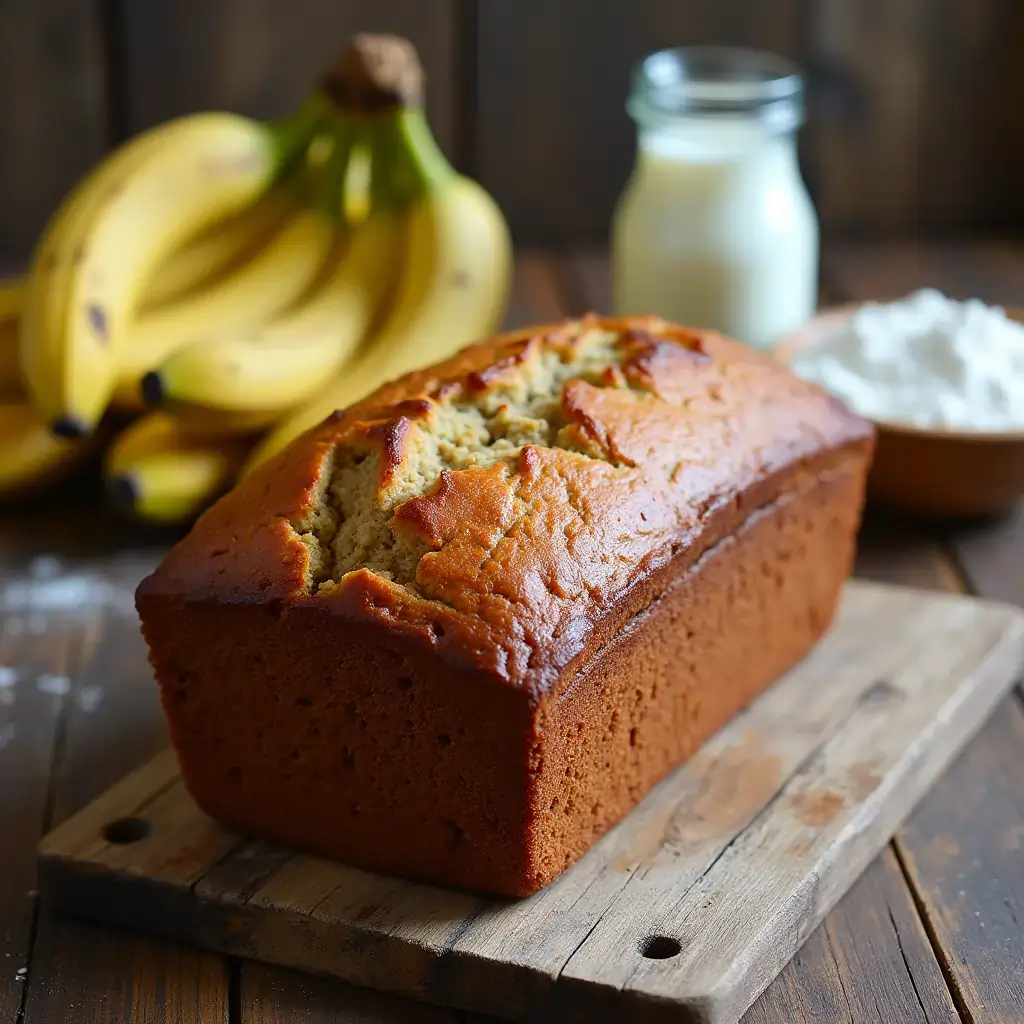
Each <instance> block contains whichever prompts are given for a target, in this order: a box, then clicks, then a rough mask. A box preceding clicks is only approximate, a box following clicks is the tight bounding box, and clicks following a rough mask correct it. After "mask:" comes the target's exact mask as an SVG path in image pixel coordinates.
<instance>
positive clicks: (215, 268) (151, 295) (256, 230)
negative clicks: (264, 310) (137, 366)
mask: <svg viewBox="0 0 1024 1024" xmlns="http://www.w3.org/2000/svg"><path fill="white" fill-rule="evenodd" d="M294 211H295V194H294V191H293V189H291V188H289V187H284V186H282V187H277V188H272V189H271V190H270V191H269V192H268V193H267V194H266V195H265V196H262V197H260V199H258V200H257V201H256V202H255V203H253V205H252V206H250V207H249V208H248V209H246V210H243V211H242V212H241V213H237V214H235V215H234V216H231V217H227V218H225V219H224V220H220V221H217V222H216V223H214V224H212V225H210V226H209V227H207V228H205V229H204V230H202V231H200V232H199V234H197V235H196V236H195V237H194V238H191V239H189V240H188V241H187V242H185V243H184V245H182V246H181V247H180V248H178V249H175V251H174V252H172V253H171V255H170V256H168V257H167V259H166V260H164V262H163V263H162V264H161V265H160V266H159V267H157V269H156V270H155V271H154V272H153V276H152V278H151V279H150V280H149V281H147V282H146V284H145V286H144V287H143V295H142V303H141V306H142V309H143V310H150V309H156V308H158V307H160V306H163V305H164V304H165V303H167V302H172V301H175V300H177V299H180V298H182V296H185V295H189V294H191V293H192V292H193V291H194V290H195V289H197V288H200V287H206V286H208V285H210V284H211V283H212V282H213V281H215V280H217V279H219V278H220V277H221V276H223V275H224V274H226V273H229V272H230V271H232V270H234V269H235V267H237V266H239V265H240V264H241V263H242V262H244V261H245V260H246V259H248V258H249V257H250V256H252V255H253V253H255V252H256V251H257V250H258V249H259V248H260V247H261V246H262V245H264V244H265V243H266V242H267V241H268V240H269V239H270V237H271V236H272V235H273V234H275V233H276V232H277V231H278V230H279V229H280V228H281V227H282V225H283V224H284V222H285V219H286V218H287V216H288V215H289V214H291V213H294Z"/></svg>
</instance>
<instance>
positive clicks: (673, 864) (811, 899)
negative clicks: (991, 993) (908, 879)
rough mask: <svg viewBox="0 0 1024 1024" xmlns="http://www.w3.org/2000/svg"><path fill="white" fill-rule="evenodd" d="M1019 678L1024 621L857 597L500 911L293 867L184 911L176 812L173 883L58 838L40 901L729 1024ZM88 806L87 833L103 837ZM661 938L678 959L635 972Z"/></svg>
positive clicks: (470, 999)
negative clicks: (799, 653)
mask: <svg viewBox="0 0 1024 1024" xmlns="http://www.w3.org/2000/svg"><path fill="white" fill-rule="evenodd" d="M866 636H870V638H871V643H870V644H866V643H865V637H866ZM865 652H866V653H865ZM1022 655H1024V618H1021V616H1020V615H1019V614H1018V613H1016V612H1014V611H1012V610H1010V609H1006V608H1003V607H1002V606H996V605H984V604H980V603H978V602H975V601H972V600H970V599H966V598H960V597H954V596H947V595H935V596H930V595H924V594H920V593H918V592H915V591H909V590H901V589H892V588H884V587H882V588H879V587H876V586H873V585H869V584H851V586H850V588H849V590H848V592H847V595H846V600H845V601H844V606H843V613H842V616H841V618H840V622H839V624H838V626H837V627H836V629H835V630H834V631H833V632H832V633H831V634H830V636H829V638H828V639H827V640H826V641H825V642H824V643H822V644H821V645H819V647H818V648H816V650H815V651H814V652H813V653H812V654H811V655H810V656H809V657H808V659H806V660H805V662H804V663H802V665H801V666H800V667H798V668H797V669H796V670H795V671H794V672H793V673H791V674H790V675H789V676H788V677H787V678H786V679H785V680H783V681H781V682H780V683H779V684H778V685H777V686H776V687H773V688H772V689H771V690H770V691H769V692H768V693H767V694H765V695H764V696H763V697H762V698H760V699H759V700H758V701H757V702H755V704H754V705H752V706H751V708H750V709H748V711H747V712H746V713H744V714H742V715H740V716H739V717H738V718H737V719H735V720H734V721H733V722H732V723H730V725H728V726H727V727H726V728H725V729H724V730H722V732H720V733H719V734H718V735H717V736H716V737H714V738H713V739H712V740H711V741H710V742H709V744H708V745H706V747H705V748H704V749H703V750H702V751H701V752H700V753H699V754H698V755H697V756H696V757H695V758H694V759H692V760H691V761H690V762H689V763H688V764H687V765H685V766H683V767H682V768H681V769H680V770H679V771H678V772H676V773H675V774H674V775H673V776H672V777H670V779H668V780H666V781H665V782H664V783H663V784H662V785H661V786H659V787H658V788H657V789H656V790H655V791H654V792H653V793H652V794H651V795H650V796H649V797H648V799H647V800H646V801H645V802H644V803H643V804H642V805H641V806H640V807H639V808H638V809H637V810H636V811H635V812H634V813H633V814H631V815H630V817H629V818H628V819H627V820H626V821H625V822H623V823H622V824H621V825H620V826H619V827H618V828H617V829H614V830H613V831H612V832H611V833H609V835H608V836H606V837H605V838H604V839H603V840H601V842H599V843H598V844H597V845H596V846H595V847H594V848H593V849H592V850H591V851H590V853H588V854H587V855H586V856H585V857H584V858H583V859H582V860H581V861H580V862H579V863H578V864H577V865H575V866H574V867H573V868H571V869H570V870H569V871H568V872H566V873H565V875H563V876H562V877H561V878H560V879H559V880H557V881H556V882H555V883H554V884H553V885H551V886H549V887H548V888H547V889H545V890H543V891H542V892H541V893H538V894H535V895H534V896H533V897H531V898H529V899H526V900H521V901H517V902H514V903H505V902H494V901H488V900H483V899H479V898H476V897H472V896H469V895H463V894H461V893H457V892H451V891H447V890H439V889H434V888H432V887H429V886H426V885H417V884H414V883H411V882H405V881H402V880H399V879H395V878H385V877H382V876H375V875H372V874H369V873H367V872H363V871H358V870H356V869H354V868H349V867H346V866H344V865H339V864H332V863H327V862H322V861H318V860H316V859H315V858H310V857H304V856H298V855H296V856H295V857H294V858H292V859H289V860H287V861H285V863H284V864H283V866H282V867H281V868H280V869H279V870H278V871H277V872H276V873H274V874H273V875H271V877H270V878H269V879H267V881H266V882H264V883H263V884H262V885H259V888H258V889H257V890H256V892H255V893H254V894H253V895H252V896H251V897H250V898H249V899H247V900H246V899H245V898H244V895H243V896H240V895H239V893H238V892H237V891H236V890H235V889H233V890H232V891H231V892H230V893H226V894H224V897H223V898H220V897H219V896H218V893H217V891H216V889H215V888H214V887H213V886H207V887H206V889H205V890H204V891H203V892H202V894H200V893H199V891H198V887H197V888H192V887H191V879H193V878H194V877H195V876H196V874H197V868H201V867H202V865H201V864H199V863H198V862H200V861H205V862H206V864H205V866H206V869H207V870H209V869H215V868H216V867H217V866H218V865H217V863H216V857H215V850H214V848H213V846H212V845H208V844H206V843H205V841H197V837H199V836H200V835H201V826H200V823H199V821H200V819H201V821H202V823H204V824H203V825H202V827H205V828H209V829H210V830H217V828H218V826H216V825H214V824H213V823H208V822H206V819H204V818H202V816H201V815H200V814H199V812H198V811H197V810H195V809H194V808H193V811H192V813H193V815H194V817H195V819H196V821H195V822H194V823H193V824H191V825H189V826H188V827H187V828H184V827H183V825H184V822H185V820H186V819H185V816H184V815H185V812H184V810H183V809H182V808H181V807H180V806H177V807H171V806H170V801H169V800H161V799H160V798H158V797H157V798H154V799H153V800H151V801H149V803H148V808H147V811H146V816H147V820H148V821H149V822H150V824H151V826H152V831H151V833H150V836H149V838H147V839H146V840H144V841H143V844H145V843H153V842H158V843H160V842H162V843H164V844H165V849H164V853H163V855H162V856H161V858H160V860H161V863H170V862H171V861H173V860H174V859H175V856H177V858H178V859H180V861H181V863H182V867H181V869H180V870H179V871H178V873H177V874H176V875H175V876H173V877H172V876H169V875H168V874H166V873H165V874H161V876H160V878H159V879H155V880H152V881H150V880H147V879H144V878H142V876H141V875H140V874H139V873H137V872H133V871H131V870H125V867H126V865H124V864H123V863H121V864H120V868H119V869H117V870H115V869H112V868H111V867H110V863H111V862H110V861H109V860H102V859H101V860H99V861H98V860H97V859H95V857H93V859H87V860H84V861H83V860H80V859H78V858H77V857H76V852H77V851H79V850H80V849H81V845H80V842H79V841H78V840H77V839H76V842H75V844H74V845H72V846H71V847H69V849H68V850H62V849H60V844H59V841H58V839H57V838H56V837H55V838H54V839H51V840H50V841H49V842H47V844H46V845H45V847H44V860H43V864H44V868H45V879H46V881H47V883H48V888H49V889H50V890H51V891H52V892H53V893H54V894H55V896H56V897H57V898H58V900H59V901H61V902H62V903H63V905H64V906H66V907H68V908H69V909H71V910H74V911H77V912H83V913H90V914H92V915H98V916H101V917H107V918H110V919H113V918H116V919H117V920H118V921H119V922H120V923H124V924H130V925H133V926H135V927H142V928H146V929H149V930H154V931H160V930H163V931H165V932H169V933H171V934H174V935H176V936H178V937H180V938H185V939H187V940H188V941H190V942H195V943H199V944H205V945H208V946H212V947H213V948H217V949H221V950H224V951H227V952H232V953H238V954H242V955H245V956H249V957H255V958H264V959H267V960H269V961H272V962H276V963H281V964H285V965H290V966H301V967H304V968H306V969H310V970H315V971H319V972H324V973H333V974H336V975H338V976H340V977H344V978H346V979H347V980H350V981H354V982H356V983H359V984H364V985H369V986H371V987H379V988H383V989H387V990H390V991H394V992H398V993H400V994H403V995H410V996H416V997H419V998H423V999H426V1000H428V1001H431V1002H438V1003H446V1004H452V1005H458V1006H462V1007H464V1008H467V1009H471V1010H474V1011H485V1012H492V1013H497V1014H500V1015H502V1016H505V1017H509V1018H512V1019H526V1018H528V1017H530V1016H531V1014H533V1013H535V1012H538V1010H540V1009H542V1008H543V1007H545V1006H550V1004H551V1003H552V1001H553V1002H554V1005H555V1006H556V1007H558V1008H559V1009H560V1010H561V1011H565V1012H569V1011H573V1012H576V1011H579V1012H583V1011H584V1009H589V1008H592V1006H593V1003H592V1002H591V1000H593V999H597V1000H598V1005H599V1006H600V1007H601V1008H602V1011H607V1012H612V1011H616V1010H622V1011H626V1010H628V1011H629V1012H634V1011H635V1012H636V1013H637V1014H639V1016H638V1017H637V1019H653V1018H651V1017H650V1015H649V1013H648V1011H649V1010H651V1004H650V1002H649V999H650V998H651V996H652V994H653V995H654V996H655V997H657V998H662V999H664V998H667V999H668V1000H669V1001H670V1002H671V1003H673V1004H674V1005H677V1006H678V1005H680V1004H682V1005H685V1006H688V1007H689V1008H690V1009H691V1010H694V1011H695V1012H696V1013H697V1019H701V1020H728V1019H735V1015H736V1014H738V1013H739V1012H741V1011H742V1010H743V1009H744V1008H745V1007H746V1005H747V1004H748V1003H749V1002H750V1001H751V999H752V998H753V996H754V995H756V993H757V991H760V989H761V988H763V987H764V986H765V984H767V982H768V981H769V980H770V978H771V977H772V976H773V975H774V974H775V973H776V972H778V970H780V969H781V967H782V966H784V963H785V961H786V960H787V959H788V958H789V956H790V955H791V954H792V953H793V952H794V951H795V949H796V948H797V946H798V945H799V944H800V942H801V941H802V940H803V938H804V937H806V936H807V935H808V934H809V933H810V931H811V930H812V929H813V927H814V926H815V925H816V924H817V922H818V921H820V920H821V919H822V917H823V916H824V914H825V912H826V911H827V910H828V909H829V908H830V907H831V906H832V904H833V903H834V902H835V901H836V899H837V898H838V897H839V896H840V895H841V894H842V892H843V891H844V889H845V888H846V887H847V886H848V885H849V884H850V883H851V882H852V881H853V879H854V877H855V876H856V874H857V873H858V871H859V870H860V869H861V868H862V867H863V866H864V865H866V864H867V863H868V861H869V860H870V859H871V857H873V856H874V855H875V853H876V852H877V851H878V850H879V849H880V848H881V847H882V846H883V845H884V843H885V840H886V838H887V836H888V835H889V834H890V832H891V831H892V829H893V828H894V827H895V826H896V825H897V824H898V822H899V820H900V819H901V818H902V817H903V815H904V814H905V813H906V812H907V810H908V808H909V806H910V805H911V804H912V802H913V801H914V800H915V799H916V798H917V796H919V795H920V793H921V792H922V790H923V789H924V788H925V787H927V785H928V784H929V783H930V782H931V781H932V780H933V779H934V777H935V776H936V774H937V773H938V772H939V771H941V769H942V767H943V766H944V765H945V764H946V763H947V761H948V760H949V758H951V757H952V756H954V754H955V752H956V750H958V749H959V748H960V746H962V744H963V742H964V741H965V739H966V738H967V737H968V736H969V735H970V734H971V733H973V731H974V730H975V729H976V728H977V726H978V725H979V724H980V721H981V720H982V719H983V718H984V716H985V715H986V714H987V712H988V711H989V710H990V709H991V707H992V706H993V704H994V702H995V701H996V700H998V699H999V696H1000V695H1001V694H1002V693H1003V692H1004V691H1005V689H1006V687H1007V686H1008V685H1009V682H1010V681H1011V680H1012V676H1013V673H1014V672H1015V670H1016V669H1017V666H1018V664H1019V659H1020V658H1021V656H1022ZM823 679H827V680H828V685H827V686H826V685H823V684H822V680H823ZM174 792H175V793H176V794H177V798H180V799H183V798H184V793H183V791H180V790H175V791H174ZM170 793H171V790H165V791H164V795H165V796H169V794H170ZM103 804H104V800H103V798H101V800H100V801H99V806H100V808H101V809H100V810H99V811H96V810H95V809H93V808H90V809H89V810H88V811H87V812H85V813H87V814H89V815H94V817H93V820H95V821H99V820H104V818H105V817H106V816H107V815H106V814H105V812H104V811H103V810H102V807H103ZM69 830H70V831H69ZM64 834H65V835H68V834H76V833H74V829H73V826H72V825H68V826H66V828H65V830H64ZM182 835H187V837H188V841H182V839H181V836H182ZM128 848H129V849H130V847H128ZM236 853H237V851H236ZM152 854H153V849H152V846H150V848H149V849H148V852H147V853H146V858H147V860H149V859H150V858H151V857H152ZM119 863H120V862H119ZM220 863H221V864H223V863H224V862H223V861H221V862H220ZM82 869H84V873H82ZM772 880H774V885H773V883H772ZM885 919H886V918H885V917H881V920H882V921H884V920H885ZM892 927H893V926H887V929H888V930H886V929H883V930H882V935H883V938H882V941H881V943H880V944H881V945H882V946H883V948H884V945H885V943H889V945H890V946H891V942H892ZM694 929H696V931H694ZM697 932H699V934H700V936H701V939H700V942H699V943H690V942H688V941H687V939H688V936H690V935H691V934H697ZM658 935H664V936H665V937H666V938H665V940H664V941H665V942H668V941H670V940H673V939H675V940H677V941H681V942H682V949H681V950H679V951H678V952H677V953H676V955H675V956H672V957H669V958H668V959H666V960H661V961H655V960H651V959H646V958H644V957H643V956H641V954H640V952H639V951H640V950H641V949H643V948H644V943H645V942H647V940H649V939H650V938H651V936H658ZM659 941H661V940H659ZM654 951H655V952H658V951H659V947H658V945H657V944H655V947H654ZM716 951H717V953H720V954H721V958H720V959H715V954H716ZM709 958H710V959H709ZM920 969H921V970H924V969H925V968H920ZM912 977H913V975H912ZM257 980H258V979H257ZM254 983H256V982H254ZM597 990H600V991H599V994H598V995H593V993H594V992H595V991H597ZM899 991H900V992H901V993H905V986H904V987H902V988H900V990H899ZM620 992H621V993H623V994H618V993H620ZM617 1001H618V1004H617ZM893 1005H898V1004H897V1003H894V1004H893Z"/></svg>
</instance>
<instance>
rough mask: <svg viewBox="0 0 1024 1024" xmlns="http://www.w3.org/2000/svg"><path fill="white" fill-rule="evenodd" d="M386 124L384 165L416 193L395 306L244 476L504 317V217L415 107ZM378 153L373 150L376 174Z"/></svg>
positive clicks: (508, 253) (274, 434)
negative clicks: (448, 155)
mask: <svg viewBox="0 0 1024 1024" xmlns="http://www.w3.org/2000/svg"><path fill="white" fill-rule="evenodd" d="M391 119H392V120H391V122H390V123H388V122H385V124H384V126H383V129H382V130H383V131H384V132H389V131H390V132H391V134H392V135H393V137H394V145H395V152H394V153H392V154H391V155H390V157H388V158H387V159H389V161H390V162H391V163H392V165H393V170H392V173H394V174H396V175H397V178H396V180H399V181H408V180H410V179H412V180H415V181H416V182H417V186H416V189H417V191H418V193H419V194H418V195H416V197H415V198H414V199H413V200H412V203H411V206H410V207H409V208H408V212H407V213H406V214H405V215H404V217H405V231H406V234H405V239H406V240H405V247H406V257H405V263H404V266H402V268H401V271H400V272H401V281H400V283H399V285H398V289H397V292H396V295H395V301H394V304H393V306H392V307H391V309H390V310H389V311H388V313H387V314H386V316H385V317H384V319H383V321H382V323H381V325H380V328H379V330H376V331H374V333H373V335H372V336H371V337H370V338H369V340H368V342H367V346H366V348H365V350H364V351H363V353H362V355H361V356H359V357H358V358H357V360H356V361H355V363H354V364H352V365H351V366H345V367H344V368H343V369H342V371H341V372H340V373H339V374H338V375H337V376H336V377H335V378H334V380H333V381H332V382H331V383H330V384H328V386H327V387H326V388H325V389H324V391H323V392H322V393H321V394H319V395H318V396H316V397H315V398H314V399H313V400H312V401H311V402H309V403H308V404H305V405H304V406H302V407H301V408H300V409H299V410H298V411H297V412H295V413H294V414H292V415H291V416H289V417H288V418H287V419H285V420H283V421H282V423H281V424H280V425H278V426H277V427H276V428H275V429H274V430H272V431H271V432H270V433H269V434H268V435H267V437H266V438H264V440H263V441H262V442H261V443H260V444H259V446H258V447H257V448H256V450H255V451H254V452H253V454H252V456H251V457H250V459H249V461H248V463H247V465H246V468H245V472H249V471H250V470H251V469H252V468H254V467H255V466H256V465H258V464H259V463H260V462H263V461H265V460H266V459H267V458H269V457H270V456H271V455H273V454H274V453H275V452H277V451H279V450H280V449H281V448H283V447H285V446H286V445H287V444H288V443H289V442H290V441H291V440H292V439H294V438H295V437H297V436H298V435H299V434H301V433H303V432H304V431H306V430H308V429H309V428H310V427H312V426H315V425H316V424H317V423H319V422H321V421H322V420H323V419H324V418H325V417H327V416H329V415H330V414H331V413H332V412H333V411H335V410H336V409H344V408H346V407H347V406H349V405H351V404H353V403H354V402H357V401H359V400H360V399H361V398H364V397H365V396H366V395H367V394H369V393H370V392H371V391H373V390H375V389H376V388H377V387H379V386H380V385H381V384H382V383H384V382H385V381H388V380H391V379H393V378H395V377H399V376H401V375H402V374H405V373H408V372H410V371H412V370H416V369H420V368H422V367H424V366H429V365H430V364H431V363H434V362H438V361H439V360H442V359H445V358H447V357H448V356H450V355H452V354H453V353H455V352H456V351H458V350H459V349H460V348H462V347H463V346H464V345H466V344H467V343H469V342H471V341H473V340H474V339H476V338H479V337H482V336H486V335H488V334H490V333H492V332H493V331H494V330H496V329H497V327H498V326H499V325H500V323H501V321H502V319H503V317H504V314H505V306H506V302H507V297H508V290H509V284H510V279H511V268H512V249H511V241H510V239H509V234H508V228H507V227H506V225H505V221H504V219H503V218H502V216H501V212H500V211H499V210H498V207H497V205H496V204H495V202H494V200H493V199H491V197H490V196H489V195H488V194H487V193H486V192H485V191H484V190H483V189H482V188H481V187H480V186H479V185H478V184H477V183H476V182H474V181H470V180H469V179H468V178H464V177H461V176H459V175H456V174H455V172H454V171H453V170H452V169H451V167H450V165H449V164H448V163H447V161H446V160H445V159H444V157H443V156H442V155H441V153H440V151H439V150H438V149H437V147H436V144H435V143H434V140H433V137H432V136H431V135H430V130H429V128H428V127H427V124H426V121H425V120H424V118H423V113H422V111H421V110H419V109H410V110H403V111H400V112H399V113H397V114H393V115H391ZM382 148H383V147H382ZM380 151H381V150H380V149H378V148H375V149H374V151H373V152H374V160H375V168H376V160H377V157H378V153H379V152H380ZM394 165H397V166H394ZM378 216H383V217H402V216H403V214H402V213H401V211H400V210H399V211H392V210H388V211H386V212H382V213H378V212H376V211H374V212H372V213H371V214H370V219H371V221H372V220H373V219H374V218H376V217H378Z"/></svg>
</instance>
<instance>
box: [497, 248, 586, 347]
mask: <svg viewBox="0 0 1024 1024" xmlns="http://www.w3.org/2000/svg"><path fill="white" fill-rule="evenodd" d="M567 289H568V283H567V281H566V278H565V271H564V269H563V266H562V264H561V262H560V261H559V260H557V259H555V258H554V257H552V256H549V255H547V254H546V253H543V252H538V251H536V250H527V251H526V252H521V253H519V254H518V255H517V256H516V264H515V272H514V274H513V277H512V291H511V294H510V296H509V303H508V313H507V314H506V316H505V323H504V326H503V328H502V329H503V330H507V331H511V330H515V329H516V328H517V327H527V326H529V325H530V324H543V323H548V322H550V321H551V320H558V319H560V318H561V317H563V316H569V315H570V313H571V312H572V310H571V300H570V297H569V293H568V291H567Z"/></svg>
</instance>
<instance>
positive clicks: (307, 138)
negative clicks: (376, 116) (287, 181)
mask: <svg viewBox="0 0 1024 1024" xmlns="http://www.w3.org/2000/svg"><path fill="white" fill-rule="evenodd" d="M336 116H337V115H336V110H335V107H334V105H333V104H332V103H331V101H330V100H329V99H328V98H327V97H326V96H325V95H324V94H323V93H322V92H319V91H317V92H312V93H310V94H309V96H307V97H306V99H305V100H304V101H303V103H302V106H300V107H299V109H298V110H297V111H295V113H294V114H291V115H290V116H288V117H285V118H280V119H279V120H276V121H268V122H267V131H268V132H269V133H270V136H271V139H272V141H273V144H274V146H275V148H276V150H277V164H278V166H277V174H276V178H277V180H280V179H282V178H286V177H289V176H290V175H291V174H292V173H293V172H294V171H295V170H296V169H297V167H298V166H299V165H301V164H302V163H303V162H304V161H305V159H306V153H307V151H308V150H309V147H310V144H311V143H312V142H313V139H315V138H316V137H317V135H319V134H321V133H322V132H323V131H324V130H325V129H326V128H328V127H330V126H331V124H332V122H333V121H334V119H335V118H336Z"/></svg>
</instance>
